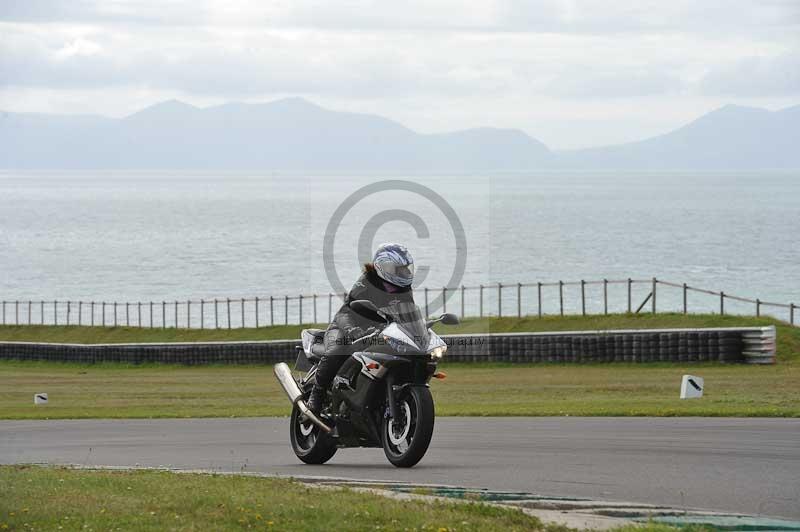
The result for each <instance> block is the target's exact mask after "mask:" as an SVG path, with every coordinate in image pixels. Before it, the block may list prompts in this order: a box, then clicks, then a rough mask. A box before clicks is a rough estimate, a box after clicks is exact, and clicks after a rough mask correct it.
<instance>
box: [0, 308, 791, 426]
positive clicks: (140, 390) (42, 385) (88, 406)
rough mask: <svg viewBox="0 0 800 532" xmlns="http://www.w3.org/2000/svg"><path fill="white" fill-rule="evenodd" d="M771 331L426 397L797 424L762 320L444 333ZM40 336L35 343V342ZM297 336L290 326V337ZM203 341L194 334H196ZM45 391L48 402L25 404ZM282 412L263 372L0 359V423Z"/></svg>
mask: <svg viewBox="0 0 800 532" xmlns="http://www.w3.org/2000/svg"><path fill="white" fill-rule="evenodd" d="M769 324H775V325H776V326H777V327H778V363H777V364H775V365H773V366H750V365H721V364H639V365H637V364H594V365H588V364H587V365H575V364H486V363H478V364H457V363H447V359H446V357H445V362H444V363H443V364H442V366H441V368H442V369H443V370H444V371H445V372H447V374H448V378H447V379H446V380H444V381H438V380H434V381H433V382H432V383H431V388H432V391H433V394H434V399H435V401H436V411H437V414H438V415H440V416H441V415H445V416H464V415H477V416H509V415H519V416H523V415H524V416H533V415H545V416H551V415H571V416H578V415H585V416H611V415H615V416H616V415H621V416H630V415H635V416H700V415H702V416H783V417H800V387H798V386H797V383H798V382H800V364H798V363H797V360H798V358H799V357H800V329H797V328H791V327H789V326H787V325H785V324H782V323H781V322H777V321H776V320H772V319H770V318H740V317H729V316H725V317H722V316H682V315H677V314H664V315H656V316H652V315H641V316H629V315H613V316H598V317H586V318H582V317H575V316H570V317H563V318H562V317H547V318H543V319H536V318H524V319H521V320H519V319H516V318H502V319H491V320H483V321H480V320H467V321H466V322H465V323H464V324H462V325H460V326H458V327H441V329H442V330H447V331H448V332H452V331H454V330H455V331H458V332H481V331H485V330H487V329H488V330H491V331H492V332H504V331H526V330H579V329H611V328H649V327H702V326H737V325H739V326H741V325H769ZM37 329H41V332H42V334H40V335H38V336H37V335H36V330H37ZM290 329H292V327H289V328H286V327H281V328H279V330H280V331H281V332H277V330H276V329H271V328H265V329H257V330H256V329H245V330H232V331H228V330H224V331H183V330H177V331H176V330H169V329H167V330H165V331H164V330H154V331H151V330H149V329H145V330H138V329H99V330H96V329H79V328H77V327H74V328H53V327H45V328H34V327H30V328H28V327H4V328H0V339H16V340H23V339H25V340H37V339H46V340H49V341H56V340H59V341H72V342H78V341H84V342H88V341H97V342H112V341H117V342H121V341H170V340H189V339H203V340H225V339H233V338H235V339H253V338H256V336H248V335H256V334H260V335H261V336H260V338H264V337H271V336H270V335H275V336H278V335H282V336H284V337H290V336H291V335H289V334H287V331H289V330H290ZM297 329H298V327H294V330H295V331H296V330H297ZM204 335H205V336H204ZM684 373H692V374H697V375H700V376H702V377H704V378H705V379H706V386H705V397H703V398H702V399H700V400H689V401H686V400H684V401H681V400H680V399H678V390H679V385H680V378H681V375H683V374H684ZM38 392H47V393H48V394H49V397H50V404H48V405H46V406H34V404H33V395H34V394H35V393H38ZM289 410H290V407H289V403H288V401H287V400H286V398H285V396H284V394H283V392H282V391H281V390H280V388H279V386H278V384H277V382H276V381H275V378H274V377H273V375H272V371H271V367H270V366H199V367H197V366H195V367H186V366H166V365H142V366H131V365H124V364H96V365H79V364H67V363H40V362H19V361H0V418H2V419H43V418H51V419H56V418H61V419H63V418H149V417H217V416H221V417H229V416H236V417H244V416H285V415H288V413H289Z"/></svg>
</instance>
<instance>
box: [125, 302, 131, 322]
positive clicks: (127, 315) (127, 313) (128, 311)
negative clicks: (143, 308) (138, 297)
mask: <svg viewBox="0 0 800 532" xmlns="http://www.w3.org/2000/svg"><path fill="white" fill-rule="evenodd" d="M130 307H131V305H130V303H129V302H127V301H126V302H125V326H126V327H130V326H131V308H130Z"/></svg>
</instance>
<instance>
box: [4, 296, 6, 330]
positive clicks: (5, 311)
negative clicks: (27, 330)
mask: <svg viewBox="0 0 800 532" xmlns="http://www.w3.org/2000/svg"><path fill="white" fill-rule="evenodd" d="M5 324H6V302H5V301H3V325H5Z"/></svg>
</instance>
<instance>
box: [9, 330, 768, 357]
mask: <svg viewBox="0 0 800 532" xmlns="http://www.w3.org/2000/svg"><path fill="white" fill-rule="evenodd" d="M443 338H444V339H445V341H446V342H447V344H448V350H447V355H446V357H447V358H446V360H449V361H454V362H519V363H548V362H549V363H577V364H581V363H607V362H626V363H641V364H647V363H653V362H678V363H687V364H692V363H698V362H722V363H747V364H773V363H774V362H775V327H774V326H770V327H741V328H714V329H711V328H709V329H657V330H610V331H572V332H547V333H507V334H464V335H444V336H443ZM299 343H300V341H299V340H269V341H260V342H192V343H162V344H47V343H33V342H0V360H4V359H5V360H39V361H57V362H78V363H98V362H123V363H128V364H149V363H161V364H187V365H197V364H274V363H276V362H291V361H293V360H294V359H295V357H296V355H297V353H296V351H295V346H296V345H298V344H299Z"/></svg>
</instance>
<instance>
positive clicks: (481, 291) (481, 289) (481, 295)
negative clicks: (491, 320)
mask: <svg viewBox="0 0 800 532" xmlns="http://www.w3.org/2000/svg"><path fill="white" fill-rule="evenodd" d="M479 290H480V314H479V315H480V317H481V318H482V317H483V285H480V288H479Z"/></svg>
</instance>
